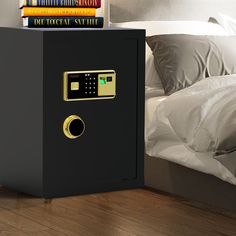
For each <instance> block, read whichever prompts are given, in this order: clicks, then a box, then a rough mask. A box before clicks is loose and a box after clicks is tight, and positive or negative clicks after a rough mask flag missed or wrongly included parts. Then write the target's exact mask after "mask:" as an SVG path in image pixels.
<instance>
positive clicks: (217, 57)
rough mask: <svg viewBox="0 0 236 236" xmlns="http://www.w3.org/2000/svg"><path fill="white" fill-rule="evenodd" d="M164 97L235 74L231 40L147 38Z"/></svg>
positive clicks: (235, 54)
mask: <svg viewBox="0 0 236 236" xmlns="http://www.w3.org/2000/svg"><path fill="white" fill-rule="evenodd" d="M147 43H148V45H149V46H150V48H151V49H152V51H153V55H154V60H155V61H154V63H155V68H156V70H157V72H158V74H159V76H160V79H161V81H162V84H163V87H164V90H165V93H166V95H170V94H172V93H174V92H176V91H178V90H180V89H183V88H186V87H188V86H190V85H192V84H194V83H196V82H197V81H199V80H202V79H204V78H206V77H210V76H220V75H228V74H234V73H236V37H235V36H197V35H195V36H194V35H179V34H176V35H156V36H151V37H147Z"/></svg>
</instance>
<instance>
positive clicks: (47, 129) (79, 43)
mask: <svg viewBox="0 0 236 236" xmlns="http://www.w3.org/2000/svg"><path fill="white" fill-rule="evenodd" d="M10 31H11V34H9V32H10ZM1 34H2V35H6V34H9V37H13V38H15V39H14V40H12V42H11V44H17V48H19V50H16V51H12V52H11V57H16V58H18V60H21V61H22V63H20V66H19V64H18V67H17V65H16V64H17V61H18V60H16V61H14V63H13V64H11V65H10V60H5V64H7V65H8V67H9V69H10V68H12V67H14V68H16V67H17V68H19V67H20V68H19V70H20V73H19V72H18V71H16V72H15V73H14V76H9V75H8V74H7V73H5V74H4V78H7V79H8V80H9V79H11V80H12V82H13V84H15V82H14V81H15V80H18V82H17V83H16V84H17V85H18V84H20V82H19V81H20V80H22V79H23V80H25V83H24V86H23V84H22V85H21V87H22V91H21V93H20V94H19V93H18V94H17V95H18V96H21V95H22V94H24V95H22V97H25V99H26V98H30V100H29V101H30V102H29V103H30V104H31V106H26V101H24V100H22V101H21V106H22V108H23V111H24V112H25V114H24V116H23V117H22V120H23V122H24V124H25V125H26V126H27V124H28V122H29V123H30V124H31V123H32V125H29V126H27V128H25V127H24V128H23V127H22V128H20V133H21V134H20V135H19V136H18V138H20V139H21V142H24V141H25V140H26V143H25V146H26V147H28V146H29V147H30V146H32V144H35V146H36V144H37V149H35V153H31V152H28V151H27V149H26V150H25V152H24V155H25V156H27V158H25V157H22V153H19V155H12V154H11V153H10V152H8V151H6V150H5V151H2V152H1V156H0V166H4V167H1V172H2V171H3V172H4V174H1V176H0V177H2V178H1V179H0V183H3V184H4V183H6V185H7V186H8V187H12V188H15V189H18V190H20V191H23V192H28V193H31V194H35V195H40V196H43V197H45V198H52V197H61V196H68V195H73V194H80V193H91V192H103V191H111V190H118V189H124V188H133V187H141V186H143V157H144V154H143V153H144V151H143V123H144V122H143V121H144V45H145V44H144V31H143V30H111V31H110V30H91V31H90V30H86V31H82V30H80V31H55V30H54V31H49V30H47V31H42V30H40V31H37V30H35V31H33V30H19V29H18V30H17V29H15V30H7V29H0V35H1ZM20 34H22V35H23V37H24V41H25V48H24V49H22V48H21V46H20V45H19V43H18V38H19V35H20ZM34 34H35V35H37V36H38V37H37V39H35V37H33V36H32V35H34ZM32 41H33V42H34V43H33V44H34V47H33V46H32V48H31V50H34V52H36V53H34V54H33V53H31V54H30V53H29V52H28V53H26V54H25V53H24V52H25V51H26V52H27V51H28V50H29V49H27V47H26V45H27V44H28V43H30V42H32ZM35 42H38V43H35ZM5 43H6V44H8V42H7V41H6V42H5ZM21 43H22V42H21ZM23 45H24V44H23ZM39 45H41V46H40V47H39ZM42 45H43V47H42ZM16 52H17V53H20V54H21V56H16V55H15V53H16ZM6 53H7V52H6V51H5V54H4V55H1V57H2V58H3V59H2V60H4V58H6ZM29 54H30V57H29V56H28V55H29ZM19 57H21V59H20V58H19ZM23 62H25V65H26V66H25V67H23ZM34 63H35V64H34ZM37 63H38V64H37ZM42 63H43V67H42ZM32 65H33V69H32ZM29 67H31V68H29ZM80 70H81V71H87V70H115V71H116V73H117V96H116V97H115V99H111V100H95V101H78V102H76V101H75V102H65V101H64V100H63V73H64V72H65V71H80ZM37 72H38V74H37V75H35V74H36V73H37ZM42 72H43V75H42ZM32 78H35V79H36V80H37V82H35V84H34V83H27V81H29V80H30V79H32ZM4 81H5V80H4ZM3 83H6V82H3ZM37 83H40V84H43V89H42V88H40V86H39V88H38V87H37ZM3 85H4V84H3ZM5 85H8V84H7V83H6V84H5ZM23 87H24V88H23ZM34 90H36V91H37V92H36V94H38V97H37V98H36V96H35V95H34V96H33V95H32V97H30V96H27V95H25V94H28V92H29V91H30V92H31V93H33V94H34V92H33V91H34ZM5 94H6V93H5ZM2 99H3V97H1V100H2ZM42 99H43V105H42V104H40V102H42ZM14 100H17V97H16V96H15V94H13V95H12V101H14ZM1 104H2V105H4V106H5V107H9V103H8V101H7V100H5V101H3V100H2V101H1ZM15 106H18V108H16V107H15ZM28 108H29V110H28ZM8 109H9V108H5V109H4V110H3V111H4V112H3V113H4V114H6V111H7V110H8ZM11 109H12V110H13V111H17V110H20V109H21V108H20V104H19V102H16V103H14V102H12V103H11ZM36 109H38V110H37V112H36V114H37V119H34V121H26V118H27V117H31V116H32V112H35V110H36ZM42 110H43V112H42V113H41V112H40V111H42ZM39 113H40V114H39ZM70 115H78V116H80V117H81V118H82V119H83V121H84V122H85V132H84V133H83V135H82V136H81V137H80V138H78V139H74V140H71V139H68V138H67V137H66V136H65V135H64V133H63V122H64V120H65V119H66V117H68V116H70ZM35 116H36V115H33V117H34V118H35ZM0 121H1V123H2V121H3V119H2V118H1V119H0ZM4 121H5V122H8V121H7V120H4ZM33 124H34V126H35V127H36V129H35V130H36V131H37V132H34V131H33V127H32V126H33ZM42 124H43V128H42ZM40 125H41V126H40ZM19 126H20V123H19ZM24 129H29V130H31V131H28V132H30V138H29V137H28V138H27V137H26V136H25V134H24V132H23V130H24ZM42 129H43V130H42ZM12 131H13V130H10V132H12ZM6 132H7V131H6ZM6 132H4V133H6ZM26 133H27V132H26ZM42 135H43V137H42ZM0 137H1V139H5V137H4V135H2V134H0ZM39 140H40V141H41V142H43V144H42V143H40V142H39ZM21 142H20V143H21ZM5 143H6V144H7V145H8V146H9V147H12V148H13V149H14V150H15V151H16V152H18V150H20V145H18V144H17V140H15V139H14V141H10V142H9V140H8V141H5ZM5 155H7V156H8V157H10V160H11V161H7V162H6V160H5V159H4V158H3V157H2V156H5ZM32 155H35V156H34V157H32ZM30 157H32V158H33V159H35V158H37V162H36V163H33V161H32V162H28V161H27V160H28V159H30ZM15 163H18V164H19V163H20V164H21V166H25V170H26V173H25V174H26V175H28V176H29V178H31V176H32V177H33V176H34V175H36V174H37V178H39V179H41V180H42V183H41V184H42V191H41V192H40V191H39V192H34V191H31V188H33V184H30V186H29V188H28V189H27V188H24V187H21V185H20V183H19V184H18V180H17V178H18V174H19V173H18V172H19V171H18V168H19V167H18V166H17V165H16V164H15ZM38 164H40V165H42V168H41V169H40V172H39V173H34V172H32V171H30V169H31V167H32V169H33V168H37V167H36V166H37V165H38ZM6 167H7V168H6ZM11 168H14V169H15V174H14V175H12V176H13V177H9V175H11V174H12V172H11V171H9V169H11ZM23 169H24V168H23ZM7 178H12V179H14V185H11V183H10V182H8V181H5V180H4V179H7ZM29 182H31V181H30V180H29ZM8 183H9V184H8ZM34 188H35V187H34ZM39 189H40V188H39Z"/></svg>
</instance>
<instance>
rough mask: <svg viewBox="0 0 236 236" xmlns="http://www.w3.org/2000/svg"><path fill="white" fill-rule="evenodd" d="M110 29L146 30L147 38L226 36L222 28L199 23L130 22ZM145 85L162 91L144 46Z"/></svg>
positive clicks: (152, 59)
mask: <svg viewBox="0 0 236 236" xmlns="http://www.w3.org/2000/svg"><path fill="white" fill-rule="evenodd" d="M111 27H121V28H134V29H140V28H141V29H146V35H147V36H151V35H159V34H193V35H226V34H227V33H226V31H225V30H224V28H223V27H222V26H220V25H217V24H213V23H208V22H201V21H132V22H123V23H112V24H111ZM146 85H147V86H150V87H155V88H158V91H160V90H163V86H162V84H161V80H160V78H159V76H158V74H157V72H156V70H155V66H154V58H153V55H152V51H151V50H150V48H149V47H148V46H146ZM163 93H164V91H163Z"/></svg>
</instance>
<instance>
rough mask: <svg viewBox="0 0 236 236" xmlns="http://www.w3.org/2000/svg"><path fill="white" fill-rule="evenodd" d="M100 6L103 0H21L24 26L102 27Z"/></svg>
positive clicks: (102, 20)
mask: <svg viewBox="0 0 236 236" xmlns="http://www.w3.org/2000/svg"><path fill="white" fill-rule="evenodd" d="M100 7H101V0H20V9H21V16H22V18H23V26H24V27H29V28H102V27H103V22H104V19H103V17H96V9H98V8H100Z"/></svg>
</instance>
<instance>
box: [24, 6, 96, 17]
mask: <svg viewBox="0 0 236 236" xmlns="http://www.w3.org/2000/svg"><path fill="white" fill-rule="evenodd" d="M95 15H96V8H69V7H68V8H64V7H57V8H55V7H23V9H22V10H21V16H22V17H27V16H95Z"/></svg>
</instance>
